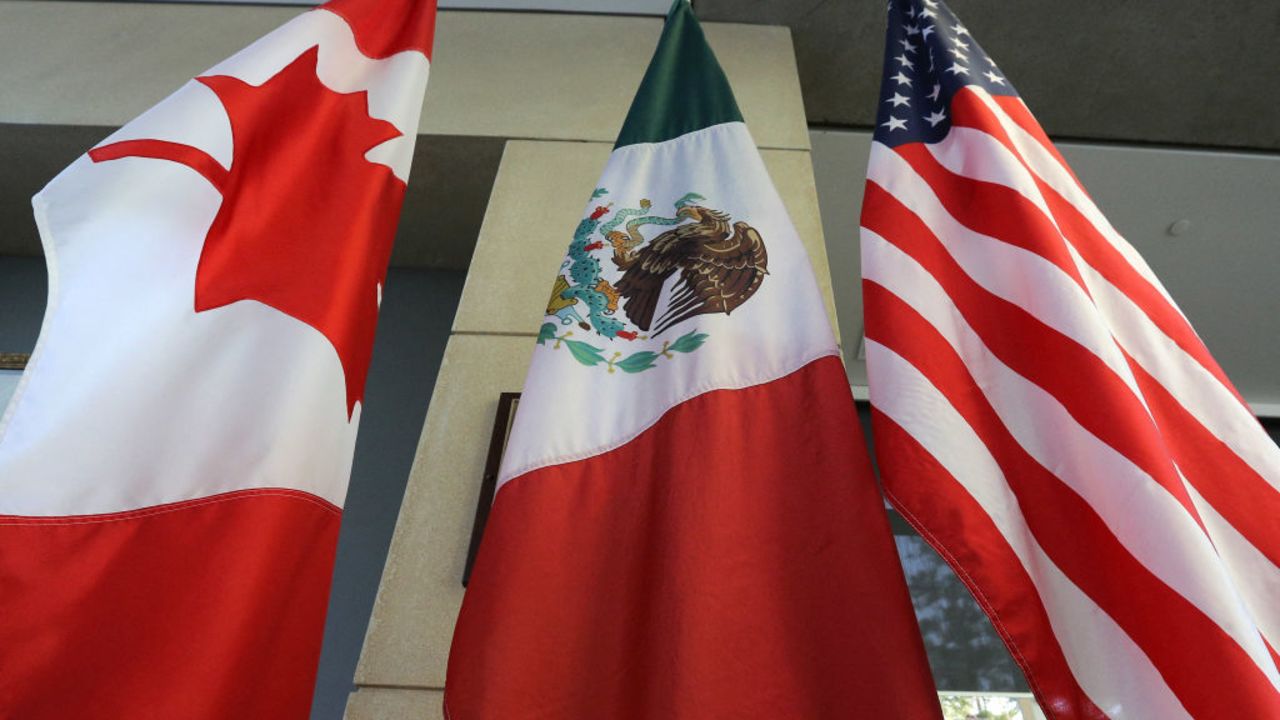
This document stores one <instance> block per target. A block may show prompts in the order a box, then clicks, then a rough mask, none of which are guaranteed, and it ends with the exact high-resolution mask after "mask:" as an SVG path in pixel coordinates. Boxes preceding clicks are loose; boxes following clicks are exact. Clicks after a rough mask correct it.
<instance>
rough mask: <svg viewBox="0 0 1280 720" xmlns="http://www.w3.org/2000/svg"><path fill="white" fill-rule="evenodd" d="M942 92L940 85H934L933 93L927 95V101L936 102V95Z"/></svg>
mask: <svg viewBox="0 0 1280 720" xmlns="http://www.w3.org/2000/svg"><path fill="white" fill-rule="evenodd" d="M941 92H942V85H940V84H938V83H934V85H933V92H931V93H929V99H930V100H932V101H934V102H938V94H939V93H941Z"/></svg>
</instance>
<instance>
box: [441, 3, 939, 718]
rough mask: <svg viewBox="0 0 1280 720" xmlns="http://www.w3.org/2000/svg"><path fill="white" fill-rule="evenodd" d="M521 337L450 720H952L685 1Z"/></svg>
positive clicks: (828, 371)
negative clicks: (519, 365)
mask: <svg viewBox="0 0 1280 720" xmlns="http://www.w3.org/2000/svg"><path fill="white" fill-rule="evenodd" d="M566 230H568V228H566ZM513 271H514V269H513ZM536 342H537V345H536V347H535V350H534V354H533V360H532V362H531V365H530V369H529V375H528V377H527V379H526V381H525V387H524V393H523V396H522V398H521V402H520V410H519V412H518V414H517V416H516V419H515V423H514V426H513V428H512V432H511V437H510V441H509V442H508V445H507V449H506V452H505V454H504V457H503V462H502V468H501V470H500V473H499V489H498V492H497V496H496V499H495V501H494V505H493V509H492V511H491V513H490V515H489V522H488V526H487V527H486V529H485V537H484V541H483V543H482V547H481V549H480V552H479V555H478V557H477V560H476V564H475V567H474V569H473V572H472V575H471V579H470V585H469V587H468V589H467V595H466V599H465V601H464V604H463V608H462V612H461V614H460V616H459V619H458V625H457V628H456V631H455V634H454V643H453V649H452V652H451V655H450V660H449V670H448V676H447V678H446V699H445V703H446V714H447V716H448V717H449V718H450V719H451V720H478V719H481V718H485V719H488V718H494V719H497V718H501V719H502V720H533V719H534V718H540V719H541V718H557V719H558V720H588V719H590V720H595V719H596V718H609V719H610V720H650V719H653V718H804V719H806V720H820V719H823V718H851V717H893V718H908V719H911V720H914V719H916V718H921V719H930V720H932V719H936V718H938V717H939V715H940V713H939V710H938V702H937V696H936V695H935V694H934V692H933V685H932V681H931V679H930V675H929V669H928V667H927V665H926V664H925V659H924V651H923V646H922V643H921V640H920V636H919V632H918V630H917V628H916V625H915V618H914V616H913V614H912V610H911V604H910V601H909V598H908V596H907V592H906V586H905V583H904V580H903V575H902V569H901V567H900V566H899V564H898V559H897V555H896V553H895V550H894V544H893V540H892V536H891V535H890V532H889V527H888V522H887V519H886V517H885V512H884V507H883V504H882V502H881V499H880V495H879V493H878V491H877V489H876V484H875V480H874V478H873V476H872V474H871V468H870V463H869V461H868V458H867V455H866V450H865V447H864V446H863V444H862V439H861V435H860V431H859V425H858V420H857V415H856V412H855V410H854V405H853V398H852V397H851V395H850V392H849V386H848V382H847V380H846V377H845V373H844V368H843V366H842V364H841V362H840V359H839V350H838V348H837V346H836V343H835V339H834V337H833V335H832V332H831V327H830V324H829V322H828V320H827V314H826V311H825V309H824V303H823V298H822V294H821V292H820V291H819V289H818V284H817V282H816V281H815V279H814V275H813V271H812V269H811V268H810V265H809V260H808V257H807V255H806V253H805V250H804V246H803V245H802V244H801V242H800V238H799V237H798V236H797V234H796V231H795V228H794V227H793V226H792V224H791V221H790V219H789V218H788V217H787V212H786V209H785V208H784V207H783V204H782V201H781V199H780V198H779V197H778V193H777V192H776V191H775V190H774V188H773V185H772V183H771V182H770V181H769V175H768V173H767V172H766V170H765V166H764V163H763V162H762V160H761V157H760V154H759V152H758V151H757V150H756V147H755V143H754V142H753V141H752V139H751V136H750V134H749V133H748V132H747V128H746V125H745V124H744V123H743V122H742V115H741V113H740V112H739V111H738V107H737V103H736V102H734V99H733V94H732V92H731V91H730V89H729V84H728V81H727V80H726V79H725V75H724V72H723V71H722V70H721V69H720V66H719V64H718V63H717V62H716V59H715V56H714V55H713V54H712V52H711V49H710V47H709V46H708V45H707V42H706V39H705V38H704V36H703V34H702V30H701V29H700V28H699V27H698V23H697V20H696V19H695V18H694V16H693V13H692V11H691V10H690V9H689V6H688V4H687V3H686V2H684V0H680V1H679V2H677V3H676V4H675V6H674V7H673V8H672V10H671V13H670V14H669V16H668V18H667V23H666V28H665V30H664V32H663V34H662V39H661V42H660V43H659V46H658V50H657V52H656V53H655V54H654V59H653V62H652V64H651V65H650V67H649V71H648V72H647V73H646V74H645V77H644V81H643V83H642V85H641V88H640V91H639V93H637V96H636V100H635V102H634V104H633V106H632V108H631V111H630V113H629V114H628V116H627V120H626V123H625V125H624V127H623V129H622V132H621V133H620V135H619V138H618V143H617V147H616V148H615V149H614V151H613V153H612V154H611V155H610V158H609V162H608V165H607V166H606V167H605V170H604V173H603V175H602V176H601V178H600V181H599V183H598V186H597V188H596V190H595V192H594V193H592V197H591V199H590V201H589V203H588V205H587V208H586V211H585V212H584V214H583V218H582V219H581V221H579V223H578V225H577V227H576V228H574V229H573V230H572V238H571V241H570V243H569V251H568V253H567V255H566V257H565V260H564V262H563V263H562V264H561V269H560V271H559V273H558V274H557V276H556V277H555V279H554V282H553V284H552V290H551V293H550V298H549V302H548V304H547V308H546V315H545V317H544V318H543V321H542V323H541V325H540V326H539V328H538V338H537V341H536Z"/></svg>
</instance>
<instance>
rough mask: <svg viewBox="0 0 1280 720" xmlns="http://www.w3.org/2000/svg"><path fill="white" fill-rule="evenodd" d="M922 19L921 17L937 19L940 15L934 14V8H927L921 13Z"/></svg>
mask: <svg viewBox="0 0 1280 720" xmlns="http://www.w3.org/2000/svg"><path fill="white" fill-rule="evenodd" d="M935 7H936V6H935ZM920 17H921V18H936V17H938V13H936V12H934V11H933V8H932V7H927V8H925V9H923V10H921V11H920Z"/></svg>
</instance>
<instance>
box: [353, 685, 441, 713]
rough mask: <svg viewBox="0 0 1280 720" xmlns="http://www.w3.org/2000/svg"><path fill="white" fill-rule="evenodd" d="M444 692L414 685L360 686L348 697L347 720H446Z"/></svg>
mask: <svg viewBox="0 0 1280 720" xmlns="http://www.w3.org/2000/svg"><path fill="white" fill-rule="evenodd" d="M443 702H444V693H443V692H442V691H440V690H415V689H411V688H359V689H357V690H356V691H355V692H353V693H351V697H350V699H348V700H347V712H346V714H345V715H344V716H343V717H344V718H345V720H443V718H444V709H443V707H444V706H443Z"/></svg>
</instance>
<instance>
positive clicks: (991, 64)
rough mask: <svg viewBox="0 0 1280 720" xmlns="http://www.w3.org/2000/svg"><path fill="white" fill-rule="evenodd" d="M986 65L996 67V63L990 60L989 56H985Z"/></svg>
mask: <svg viewBox="0 0 1280 720" xmlns="http://www.w3.org/2000/svg"><path fill="white" fill-rule="evenodd" d="M987 64H988V65H990V66H991V67H996V61H995V60H992V59H991V56H990V55H988V56H987Z"/></svg>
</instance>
